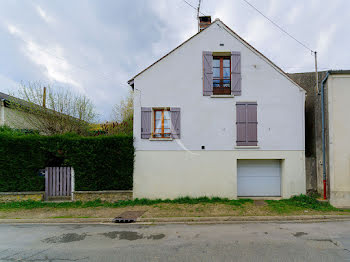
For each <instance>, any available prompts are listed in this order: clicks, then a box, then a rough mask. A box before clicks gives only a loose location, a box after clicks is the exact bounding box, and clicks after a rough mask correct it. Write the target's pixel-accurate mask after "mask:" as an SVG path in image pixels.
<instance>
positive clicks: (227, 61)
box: [213, 56, 231, 95]
mask: <svg viewBox="0 0 350 262" xmlns="http://www.w3.org/2000/svg"><path fill="white" fill-rule="evenodd" d="M213 94H214V95H230V94H231V58H230V57H215V56H214V57H213Z"/></svg>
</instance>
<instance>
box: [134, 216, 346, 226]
mask: <svg viewBox="0 0 350 262" xmlns="http://www.w3.org/2000/svg"><path fill="white" fill-rule="evenodd" d="M308 221H311V222H314V221H316V222H317V221H319V222H323V221H350V215H313V216H307V215H305V216H244V217H237V216H236V217H166V218H138V219H137V222H139V223H169V224H171V223H245V222H299V223H300V222H301V223H302V222H308Z"/></svg>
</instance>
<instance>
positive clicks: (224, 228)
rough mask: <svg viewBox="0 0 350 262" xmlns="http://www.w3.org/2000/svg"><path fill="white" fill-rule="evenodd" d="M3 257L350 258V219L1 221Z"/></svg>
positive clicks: (68, 258) (150, 259)
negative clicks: (297, 221) (206, 222)
mask: <svg viewBox="0 0 350 262" xmlns="http://www.w3.org/2000/svg"><path fill="white" fill-rule="evenodd" d="M0 261H142V262H144V261H191V262H195V261H350V222H325V223H312V224H295V223H246V224H222V225H184V224H176V225H156V226H155V225H135V224H134V225H125V224H124V225H118V224H112V225H85V224H71V225H67V224H59V225H30V224H17V225H5V224H2V225H0Z"/></svg>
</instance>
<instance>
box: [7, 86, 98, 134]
mask: <svg viewBox="0 0 350 262" xmlns="http://www.w3.org/2000/svg"><path fill="white" fill-rule="evenodd" d="M43 90H44V85H43V84H42V83H41V82H28V83H27V84H24V83H22V84H21V86H20V89H19V93H18V97H19V98H20V99H21V100H19V99H13V101H11V106H12V107H15V108H16V109H17V110H20V111H21V112H22V113H23V114H22V115H23V116H24V118H25V119H26V121H28V122H29V123H30V125H31V126H32V127H33V129H36V130H38V131H39V132H41V133H45V134H48V135H52V134H63V133H67V132H74V133H78V134H87V132H88V130H89V124H90V123H91V122H93V121H94V120H95V119H96V117H97V114H96V111H95V106H94V104H93V103H92V101H91V100H90V99H89V98H87V97H86V96H84V95H80V94H75V93H73V92H71V91H69V90H68V89H63V88H54V87H51V86H46V106H45V107H43V101H44V91H43ZM23 100H24V101H23Z"/></svg>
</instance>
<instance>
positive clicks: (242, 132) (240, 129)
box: [236, 102, 258, 146]
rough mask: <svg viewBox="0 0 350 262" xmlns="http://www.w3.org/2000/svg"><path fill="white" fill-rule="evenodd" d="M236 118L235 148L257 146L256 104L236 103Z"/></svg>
mask: <svg viewBox="0 0 350 262" xmlns="http://www.w3.org/2000/svg"><path fill="white" fill-rule="evenodd" d="M236 116H237V122H236V124H237V141H236V142H237V146H256V145H257V144H258V132H257V130H258V121H257V103H255V102H249V103H245V102H239V103H237V104H236Z"/></svg>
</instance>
